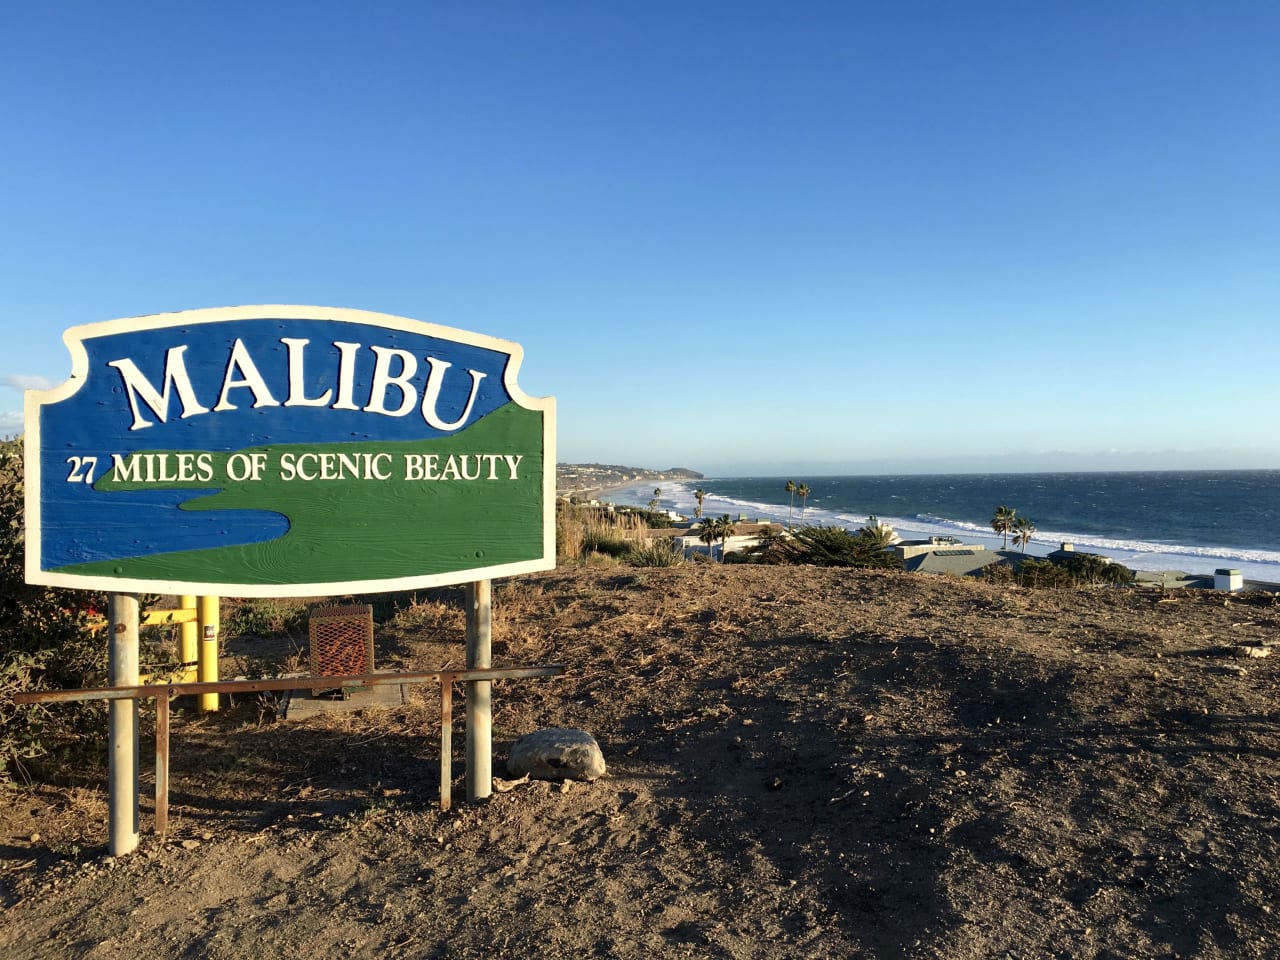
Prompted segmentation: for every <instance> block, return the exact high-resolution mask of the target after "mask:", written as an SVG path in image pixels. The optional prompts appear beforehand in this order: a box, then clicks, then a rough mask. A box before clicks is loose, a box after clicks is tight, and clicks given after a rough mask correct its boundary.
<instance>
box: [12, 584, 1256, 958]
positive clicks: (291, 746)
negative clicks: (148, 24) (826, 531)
mask: <svg viewBox="0 0 1280 960" xmlns="http://www.w3.org/2000/svg"><path fill="white" fill-rule="evenodd" d="M495 618H496V622H495V637H494V642H495V662H499V663H510V664H534V663H547V662H557V661H559V662H564V663H566V664H567V665H568V674H567V675H566V676H565V677H563V678H559V679H554V680H537V681H520V682H508V683H504V684H500V685H499V686H498V688H497V689H496V691H495V695H494V700H495V717H494V720H495V730H496V734H495V736H496V742H497V757H498V758H500V757H501V756H502V755H503V753H504V750H505V747H506V746H507V745H508V744H509V743H510V741H511V740H512V739H513V738H514V737H515V736H517V735H519V734H521V733H524V732H527V731H529V730H533V729H536V728H538V727H541V726H552V725H555V726H578V727H584V728H586V729H588V730H590V731H592V732H593V733H594V734H595V735H596V736H597V738H598V739H599V740H600V742H601V745H602V747H603V749H604V751H605V756H606V759H607V761H608V763H609V769H610V772H609V775H608V776H607V777H605V778H604V779H602V780H600V781H598V782H596V783H594V784H590V785H588V784H571V785H570V786H569V787H567V788H562V787H561V786H559V785H550V784H546V783H534V784H531V785H525V786H520V787H517V788H515V789H513V790H511V791H510V792H506V793H499V794H495V796H494V797H493V798H492V799H491V800H490V801H489V802H487V803H485V804H482V805H476V806H471V807H468V806H466V805H465V804H463V805H461V806H460V808H459V809H456V810H455V811H454V812H452V813H449V814H441V813H440V812H439V811H438V810H437V809H436V807H435V800H436V795H437V790H438V783H437V782H436V777H437V770H438V767H437V765H436V764H437V750H438V743H439V740H438V734H439V730H438V714H437V712H436V705H435V703H434V700H430V701H422V702H416V703H414V704H411V705H408V706H403V707H397V708H394V709H390V710H385V711H379V710H364V711H359V712H353V713H348V714H343V715H339V716H330V717H327V718H315V719H311V720H308V721H305V722H298V721H291V720H284V721H277V722H271V721H270V720H268V719H265V716H266V714H265V713H263V712H261V711H259V709H258V707H257V705H256V704H251V703H250V704H240V705H238V706H237V707H236V708H235V709H232V710H228V711H224V712H223V713H222V714H219V715H217V716H214V717H209V718H203V719H202V718H199V717H195V716H192V715H184V716H182V717H180V718H179V719H178V720H177V721H176V723H175V730H174V738H173V814H172V815H173V817H174V828H173V831H172V833H171V836H170V837H169V838H167V839H166V840H159V839H156V838H154V837H151V836H150V835H148V834H146V832H145V831H146V828H147V827H148V825H149V811H150V804H149V801H146V802H144V814H143V826H144V837H143V845H142V849H141V851H140V852H139V853H138V854H136V855H134V856H131V857H128V858H124V859H122V860H120V861H119V862H114V863H110V862H104V861H103V860H102V859H100V858H101V855H102V853H103V845H104V844H105V840H106V830H105V802H104V800H103V794H102V783H103V778H102V774H101V772H100V771H86V772H85V773H84V774H83V775H82V776H81V775H77V776H76V778H75V780H74V782H72V783H70V784H69V785H66V786H59V787H53V786H41V787H35V788H24V789H22V790H19V791H18V792H17V793H16V794H15V795H14V796H13V798H12V800H13V802H12V803H11V804H9V805H8V806H7V808H6V809H5V811H4V813H3V814H0V827H2V828H3V835H4V840H3V843H2V844H0V898H2V899H0V902H2V903H3V904H4V906H5V908H6V909H5V914H4V923H3V924H0V955H3V956H4V957H6V958H11V960H21V958H30V957H41V958H43V957H48V958H55V957H58V958H61V957H93V958H100V960H107V958H116V957H119V958H125V957H129V958H132V957H136V956H157V957H179V956H185V957H212V958H223V960H248V958H254V960H258V958H261V957H264V956H272V957H282V958H291V957H307V958H312V957H319V956H337V955H341V956H350V957H370V958H372V957H390V958H397V957H404V958H408V957H415V958H416V957H445V956H447V957H477V958H479V957H493V956H547V957H586V956H592V957H654V956H658V957H684V956H699V957H701V956H708V957H711V956H713V957H731V958H757V957H766V958H773V957H776V958H788V960H790V958H795V957H832V958H837V957H838V958H850V957H877V958H881V957H883V958H889V957H915V958H935V957H947V958H959V960H978V958H991V957H1019V958H1022V960H1033V958H1047V957H1064V958H1065V957H1070V958H1103V957H1106V958H1118V957H1144V958H1145V957H1174V956H1178V957H1205V958H1240V957H1259V958H1261V957H1274V956H1275V955H1276V951H1277V943H1280V915H1278V914H1277V913H1276V912H1275V911H1274V910H1273V906H1274V900H1275V890H1276V889H1277V888H1278V887H1280V805H1278V801H1277V795H1278V788H1280V779H1278V775H1277V764H1276V761H1277V758H1278V757H1280V733H1278V731H1277V692H1278V689H1277V676H1278V671H1277V662H1278V661H1280V657H1268V658H1256V657H1248V658H1245V656H1244V652H1243V651H1244V650H1245V647H1246V645H1248V644H1254V645H1255V646H1253V647H1252V648H1251V649H1252V650H1254V651H1255V652H1259V651H1262V650H1269V649H1270V648H1269V647H1264V646H1262V645H1263V644H1269V643H1272V642H1274V641H1275V640H1276V639H1277V637H1278V636H1280V629H1278V628H1280V604H1278V602H1277V597H1276V596H1275V595H1272V594H1252V595H1249V596H1247V597H1239V598H1233V597H1227V596H1226V595H1223V594H1217V593H1213V592H1209V591H1198V592H1195V593H1187V594H1185V595H1162V594H1160V593H1157V592H1141V591H1136V590H1093V591H1065V592H1058V591H1044V592H1029V591H1026V590H1023V589H1019V588H1015V587H999V586H992V585H987V584H983V583H979V582H953V581H949V580H944V579H933V578H928V577H920V576H916V577H913V576H909V575H906V574H900V573H859V572H849V571H840V570H831V569H817V568H806V567H781V568H773V567H751V566H719V565H712V564H693V565H686V566H684V567H677V568H669V569H652V570H638V569H628V568H623V567H596V568H584V569H576V570H568V571H566V570H559V571H554V572H550V573H547V574H543V575H537V576H530V577H525V578H520V579H519V580H516V581H511V582H505V583H503V584H500V585H497V587H496V589H495ZM380 619H381V621H382V622H381V624H380V627H379V631H378V656H379V659H380V660H381V661H382V663H383V664H387V665H390V664H397V663H398V664H402V665H415V666H420V667H422V668H429V667H442V666H448V665H457V664H458V663H460V662H461V659H462V650H461V637H462V612H461V603H460V591H443V592H440V593H438V594H432V595H431V596H429V597H426V596H424V597H419V598H417V599H416V601H415V600H414V599H413V598H402V599H401V601H400V607H399V609H398V610H396V611H393V610H391V609H390V608H389V607H388V608H386V609H380ZM288 652H289V645H288V643H287V642H282V641H281V640H280V638H278V637H270V638H262V639H254V638H252V637H246V638H242V639H241V640H239V641H237V642H236V643H233V644H232V648H231V649H230V650H229V654H231V655H233V656H235V657H239V658H240V662H242V663H250V662H252V663H263V662H267V661H270V660H271V659H273V658H277V659H278V658H283V657H284V656H285V655H287V653H288ZM1237 652H1238V655H1232V654H1233V653H1237ZM460 737H461V730H460V722H459V731H458V734H457V737H456V738H455V744H456V746H455V750H460V744H461V738H460ZM144 766H146V767H149V764H147V763H144ZM497 767H498V764H497V762H495V769H497ZM460 768H461V758H460V757H459V759H458V769H457V770H456V772H457V773H459V774H460V773H461V769H460Z"/></svg>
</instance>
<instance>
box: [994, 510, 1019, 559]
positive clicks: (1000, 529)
mask: <svg viewBox="0 0 1280 960" xmlns="http://www.w3.org/2000/svg"><path fill="white" fill-rule="evenodd" d="M1017 513H1018V511H1017V510H1015V509H1013V507H1006V506H1004V505H1001V506H998V507H996V513H995V516H993V517H992V518H991V529H992V530H994V531H995V532H996V533H998V534H1000V535H1002V536H1003V537H1004V545H1005V549H1008V547H1009V534H1010V533H1011V532H1012V530H1013V521H1014V517H1016V516H1017Z"/></svg>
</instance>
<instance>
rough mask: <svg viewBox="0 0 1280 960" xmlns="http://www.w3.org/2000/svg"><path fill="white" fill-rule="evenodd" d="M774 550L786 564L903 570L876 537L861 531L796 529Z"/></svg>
mask: <svg viewBox="0 0 1280 960" xmlns="http://www.w3.org/2000/svg"><path fill="white" fill-rule="evenodd" d="M774 549H775V550H777V552H778V555H779V556H780V557H781V558H782V560H783V561H784V562H786V563H812V564H814V565H815V566H819V567H872V568H883V569H890V570H893V569H901V567H902V561H901V560H899V559H898V557H897V556H896V555H895V554H892V553H888V552H886V551H885V550H884V547H883V544H882V543H881V542H880V540H879V538H877V537H875V536H871V535H868V534H867V533H865V532H864V531H859V532H858V533H856V534H855V533H850V532H849V531H848V530H845V529H843V528H841V527H799V528H798V529H796V530H795V531H794V532H793V533H792V535H791V536H790V537H789V538H787V539H783V540H779V541H777V544H776V546H775V548H774Z"/></svg>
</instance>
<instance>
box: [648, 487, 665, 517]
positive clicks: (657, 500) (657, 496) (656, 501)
mask: <svg viewBox="0 0 1280 960" xmlns="http://www.w3.org/2000/svg"><path fill="white" fill-rule="evenodd" d="M661 498H662V488H661V487H654V488H653V499H652V500H650V501H649V509H650V510H652V511H653V512H655V513H657V511H658V507H659V505H660V504H661V503H662V499H661Z"/></svg>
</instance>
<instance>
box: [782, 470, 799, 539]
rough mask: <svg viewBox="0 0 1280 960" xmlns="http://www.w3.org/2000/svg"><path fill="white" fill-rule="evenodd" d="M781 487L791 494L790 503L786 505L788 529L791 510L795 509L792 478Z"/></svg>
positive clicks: (794, 491) (794, 489)
mask: <svg viewBox="0 0 1280 960" xmlns="http://www.w3.org/2000/svg"><path fill="white" fill-rule="evenodd" d="M783 489H784V490H786V491H787V493H789V494H791V503H790V504H789V505H788V506H787V529H788V530H790V529H791V511H792V510H793V509H795V505H796V482H795V481H794V480H788V481H787V485H786V486H785V487H784V488H783Z"/></svg>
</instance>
